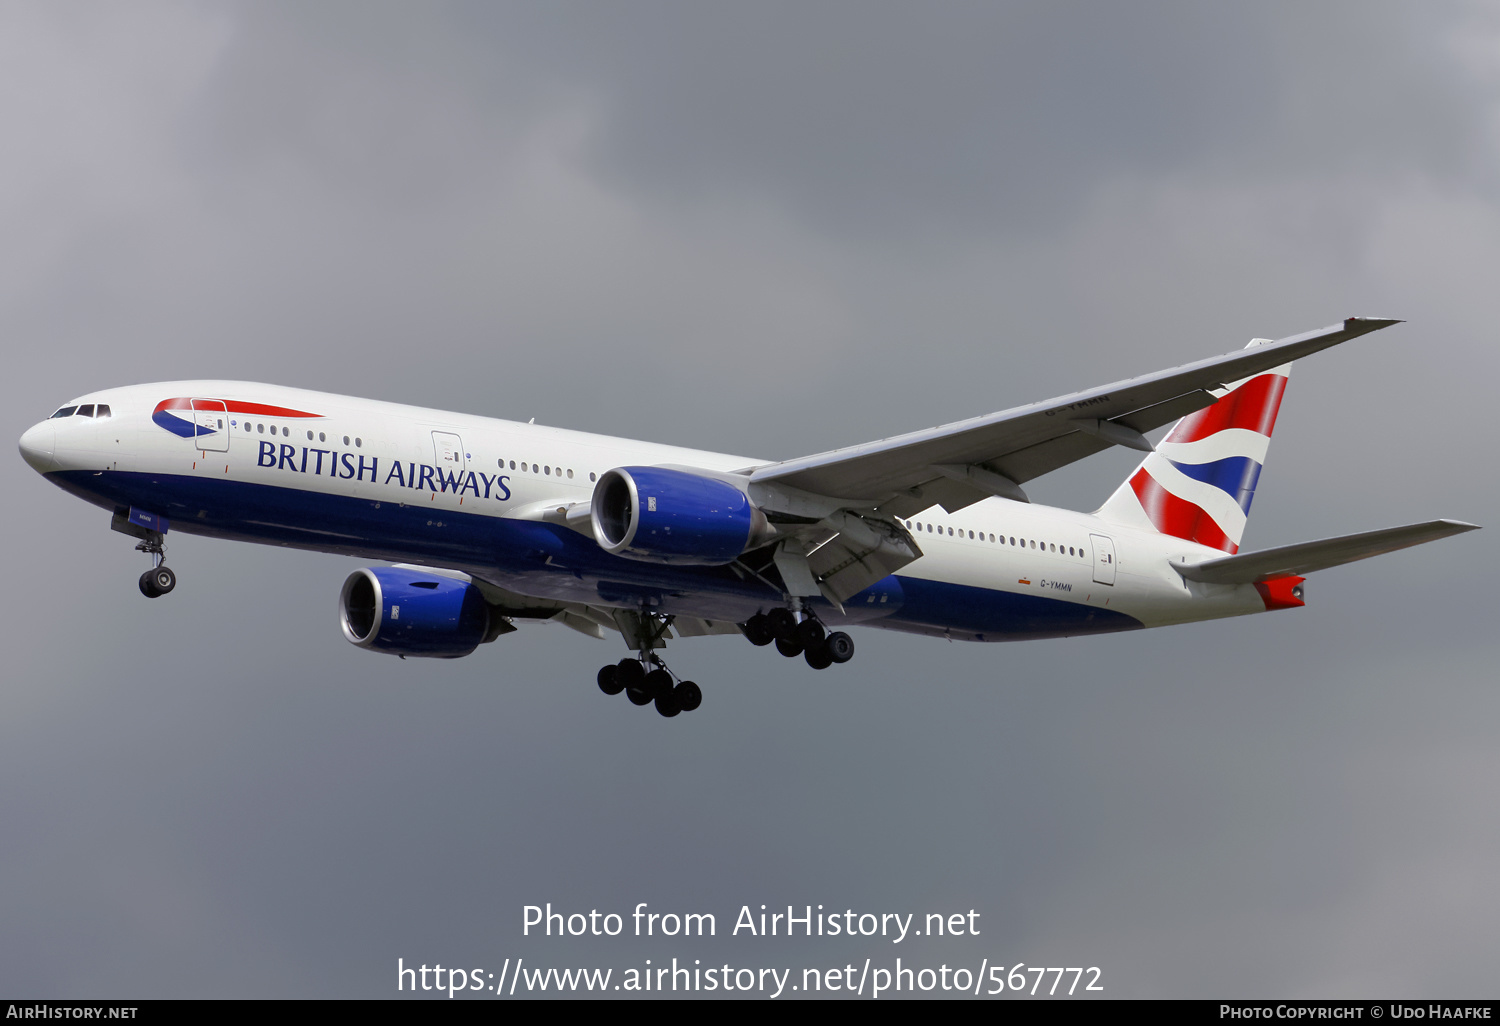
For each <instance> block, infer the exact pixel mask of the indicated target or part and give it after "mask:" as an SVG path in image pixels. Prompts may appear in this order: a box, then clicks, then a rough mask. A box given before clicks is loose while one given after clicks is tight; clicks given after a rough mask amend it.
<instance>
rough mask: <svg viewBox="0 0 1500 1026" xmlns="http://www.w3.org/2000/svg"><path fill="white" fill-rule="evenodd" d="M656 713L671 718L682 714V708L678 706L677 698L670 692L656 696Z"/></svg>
mask: <svg viewBox="0 0 1500 1026" xmlns="http://www.w3.org/2000/svg"><path fill="white" fill-rule="evenodd" d="M656 711H657V712H659V713H661V714H662V715H663V716H666V717H669V718H670V717H672V716H676V715H677V714H678V713H680V712H682V706H680V705H678V704H677V696H676V695H674V694H673V693H672V692H670V691H668V692H667V693H666V694H665V695H657V696H656Z"/></svg>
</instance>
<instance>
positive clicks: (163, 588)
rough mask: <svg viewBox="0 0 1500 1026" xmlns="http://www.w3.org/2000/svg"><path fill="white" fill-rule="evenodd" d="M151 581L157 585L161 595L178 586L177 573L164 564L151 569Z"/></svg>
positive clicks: (158, 592) (157, 590)
mask: <svg viewBox="0 0 1500 1026" xmlns="http://www.w3.org/2000/svg"><path fill="white" fill-rule="evenodd" d="M151 583H152V584H154V585H155V586H156V592H157V594H159V595H165V594H166V593H167V592H169V591H171V590H172V589H173V588H175V587H177V575H176V574H174V573H173V572H172V571H171V570H169V569H167V568H166V567H164V566H159V567H157V568H156V569H155V570H153V571H151Z"/></svg>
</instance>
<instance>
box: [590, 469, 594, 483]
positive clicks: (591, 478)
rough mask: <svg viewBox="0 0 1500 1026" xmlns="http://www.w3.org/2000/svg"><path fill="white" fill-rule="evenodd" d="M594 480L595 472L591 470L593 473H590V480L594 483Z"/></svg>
mask: <svg viewBox="0 0 1500 1026" xmlns="http://www.w3.org/2000/svg"><path fill="white" fill-rule="evenodd" d="M593 479H594V472H593V471H592V470H591V471H589V480H590V481H592V480H593Z"/></svg>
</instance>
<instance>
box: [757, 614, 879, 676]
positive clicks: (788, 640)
mask: <svg viewBox="0 0 1500 1026" xmlns="http://www.w3.org/2000/svg"><path fill="white" fill-rule="evenodd" d="M740 630H741V631H743V632H744V634H745V637H747V638H749V639H750V643H751V644H752V645H769V644H772V643H773V642H774V643H775V645H776V651H778V652H780V653H781V654H782V655H784V656H786V657H787V658H788V659H794V658H796V657H797V656H799V655H800V656H801V657H802V658H803V659H805V660H807V665H808V666H811V667H812V668H813V669H814V670H826V669H828V667H830V666H832V665H833V664H834V663H847V662H848V661H849V660H850V659H853V658H854V639H853V638H851V637H849V635H847V634H845V633H844V632H843V631H834V632H833V633H831V634H830V633H829V632H828V630H827V628H825V627H824V626H823V624H822V623H821V622H819V620H818V618H817V617H816V616H814V615H813V614H812V613H809V612H807V611H806V610H803V611H802V619H801V620H800V621H799V620H798V619H797V614H796V613H794V612H792V611H791V610H790V609H787V608H785V607H777V608H776V609H773V610H771V611H770V612H768V613H756V614H755V615H754V616H752V617H751V618H750V619H748V620H746V621H745V622H744V623H742V624H740Z"/></svg>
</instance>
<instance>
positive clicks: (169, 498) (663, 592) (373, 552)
mask: <svg viewBox="0 0 1500 1026" xmlns="http://www.w3.org/2000/svg"><path fill="white" fill-rule="evenodd" d="M47 477H48V479H49V480H52V481H53V482H54V483H56V484H58V485H59V486H60V487H62V488H64V489H65V490H67V491H69V492H71V493H73V494H75V495H78V496H79V497H81V498H83V499H86V500H87V501H89V502H92V503H94V504H95V505H99V506H103V507H105V508H117V507H128V506H135V507H138V508H141V509H145V510H150V511H151V512H154V513H158V514H160V515H162V516H165V517H167V518H168V520H170V521H171V530H172V531H180V532H185V533H189V534H199V535H205V536H209V537H216V538H226V539H232V540H238V541H250V542H258V543H262V544H269V545H280V546H289V547H294V548H303V549H311V550H315V551H318V552H330V553H336V554H340V555H347V556H356V557H359V558H364V559H377V560H387V561H391V562H416V563H426V564H430V565H434V566H450V567H463V568H484V569H486V570H489V571H492V572H493V573H492V576H494V577H496V578H497V583H501V584H503V585H504V586H505V587H508V588H512V589H513V590H516V591H519V592H522V593H524V594H527V595H531V596H534V597H540V598H554V599H560V600H564V601H574V602H590V601H593V602H602V603H605V604H608V605H631V604H635V603H636V602H637V601H641V600H646V601H648V602H650V603H651V604H652V605H653V606H654V607H656V608H659V609H661V610H662V611H664V612H672V611H676V612H681V613H684V614H688V615H697V616H705V617H708V618H713V619H734V620H737V621H743V620H744V619H746V618H748V617H749V616H750V615H752V614H753V613H755V612H756V611H757V610H758V609H762V608H770V607H772V606H775V605H780V604H781V596H780V594H779V592H778V591H777V590H776V589H774V588H772V587H770V586H769V585H767V584H766V583H764V582H762V581H760V580H758V579H756V578H755V577H753V576H744V575H740V574H737V573H735V572H734V571H733V570H731V569H730V568H729V567H680V566H663V565H658V564H654V563H643V562H638V561H635V560H628V559H623V558H621V557H618V556H612V555H610V554H608V553H606V552H604V551H603V550H602V549H600V548H599V546H598V545H597V544H595V542H594V541H593V539H592V538H589V537H586V536H584V535H581V534H579V533H577V532H575V531H572V530H569V529H567V528H565V527H561V526H558V525H555V524H547V523H542V522H538V521H527V520H511V519H507V518H504V517H494V516H485V515H481V514H476V513H463V512H457V511H454V510H451V509H436V508H433V507H432V506H428V505H423V504H404V503H401V502H399V501H397V502H392V501H390V500H389V499H388V498H384V497H382V498H375V497H358V496H348V495H329V494H327V493H322V492H314V491H305V490H302V489H296V488H281V487H276V486H273V485H263V484H251V483H247V482H243V481H234V480H228V479H215V478H212V477H187V476H179V475H170V474H141V473H121V472H117V471H106V472H104V473H102V474H99V473H95V472H92V471H63V472H56V473H52V474H49V475H47ZM809 604H810V605H812V606H815V607H818V608H819V615H820V616H822V617H823V619H824V620H826V621H827V622H829V623H830V624H852V623H864V624H868V625H869V626H875V627H884V628H887V629H893V630H901V631H909V632H913V633H921V634H934V635H940V636H948V637H953V638H956V639H961V640H970V641H1009V640H1022V639H1027V638H1046V637H1065V636H1069V635H1077V634H1091V633H1102V632H1109V631H1121V630H1132V629H1136V628H1139V627H1141V626H1142V625H1141V623H1140V622H1139V621H1137V620H1136V619H1134V618H1133V617H1130V616H1126V615H1124V614H1122V613H1119V612H1115V611H1113V610H1108V609H1099V608H1096V607H1092V606H1087V605H1084V604H1081V603H1078V602H1071V601H1065V600H1062V599H1054V598H1043V597H1041V596H1038V595H1024V594H1014V593H1010V592H1003V591H995V590H991V589H988V588H977V587H972V586H968V585H960V584H947V583H943V582H940V581H930V580H925V579H922V578H917V577H904V576H893V577H888V578H886V579H885V580H883V581H879V582H877V583H876V584H874V585H872V586H871V587H870V588H869V589H867V590H866V591H864V592H861V593H860V594H858V595H856V596H854V597H853V598H851V599H849V600H848V601H847V602H846V603H845V609H846V610H847V612H846V613H844V614H840V612H839V611H838V610H837V609H836V608H834V607H833V606H831V605H829V604H828V603H826V602H825V601H823V600H822V599H815V600H812V601H811V602H810V603H809Z"/></svg>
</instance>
